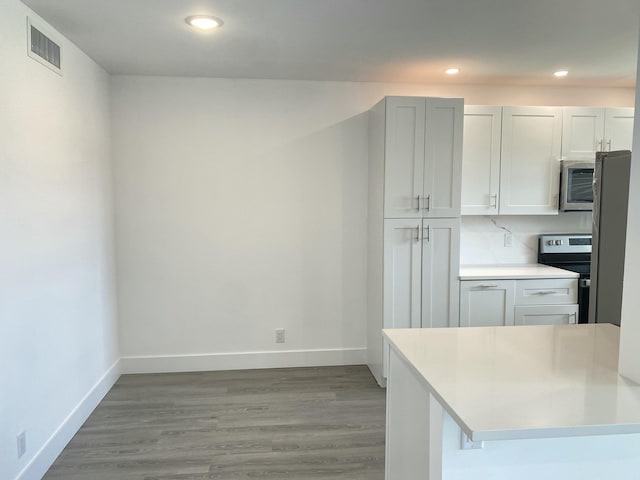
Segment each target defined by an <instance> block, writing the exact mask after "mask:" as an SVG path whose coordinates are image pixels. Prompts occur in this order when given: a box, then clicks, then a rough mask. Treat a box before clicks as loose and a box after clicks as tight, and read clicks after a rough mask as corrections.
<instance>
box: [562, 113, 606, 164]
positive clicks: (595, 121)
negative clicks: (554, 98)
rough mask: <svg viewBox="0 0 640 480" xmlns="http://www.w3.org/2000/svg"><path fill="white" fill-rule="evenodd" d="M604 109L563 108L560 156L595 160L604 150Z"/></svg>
mask: <svg viewBox="0 0 640 480" xmlns="http://www.w3.org/2000/svg"><path fill="white" fill-rule="evenodd" d="M603 138H604V108H592V107H564V108H563V110H562V156H563V157H565V158H571V159H582V158H584V159H590V160H593V159H595V153H596V152H601V151H602V150H603V148H604V146H603V144H602V141H603Z"/></svg>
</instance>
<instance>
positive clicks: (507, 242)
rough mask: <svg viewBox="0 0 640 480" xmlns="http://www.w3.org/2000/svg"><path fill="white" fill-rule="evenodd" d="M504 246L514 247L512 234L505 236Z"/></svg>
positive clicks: (508, 233)
mask: <svg viewBox="0 0 640 480" xmlns="http://www.w3.org/2000/svg"><path fill="white" fill-rule="evenodd" d="M504 246H505V247H513V234H512V233H511V232H507V233H505V234H504Z"/></svg>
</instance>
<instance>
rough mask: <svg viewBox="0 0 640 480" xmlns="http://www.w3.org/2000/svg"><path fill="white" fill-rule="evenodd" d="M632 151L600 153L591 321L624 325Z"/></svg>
mask: <svg viewBox="0 0 640 480" xmlns="http://www.w3.org/2000/svg"><path fill="white" fill-rule="evenodd" d="M630 169H631V152H630V151H628V150H621V151H617V152H598V153H596V165H595V170H594V174H593V239H592V242H593V248H592V253H591V289H590V293H589V323H595V322H597V323H613V324H615V325H620V317H621V310H622V281H623V276H624V253H625V244H626V239H627V211H628V205H629V172H630Z"/></svg>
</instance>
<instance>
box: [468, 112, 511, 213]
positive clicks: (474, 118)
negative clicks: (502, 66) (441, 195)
mask: <svg viewBox="0 0 640 480" xmlns="http://www.w3.org/2000/svg"><path fill="white" fill-rule="evenodd" d="M501 128H502V107H491V106H487V107H485V106H470V105H466V106H465V107H464V141H463V147H462V215H495V214H497V213H498V198H499V197H498V195H499V188H500V185H499V183H500V138H501V135H502V132H501V131H500V129H501Z"/></svg>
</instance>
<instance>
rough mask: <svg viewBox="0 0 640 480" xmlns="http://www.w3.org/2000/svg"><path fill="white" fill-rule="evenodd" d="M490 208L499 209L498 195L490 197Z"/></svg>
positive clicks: (493, 194)
mask: <svg viewBox="0 0 640 480" xmlns="http://www.w3.org/2000/svg"><path fill="white" fill-rule="evenodd" d="M489 208H498V194H497V193H492V194H491V195H489Z"/></svg>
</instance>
